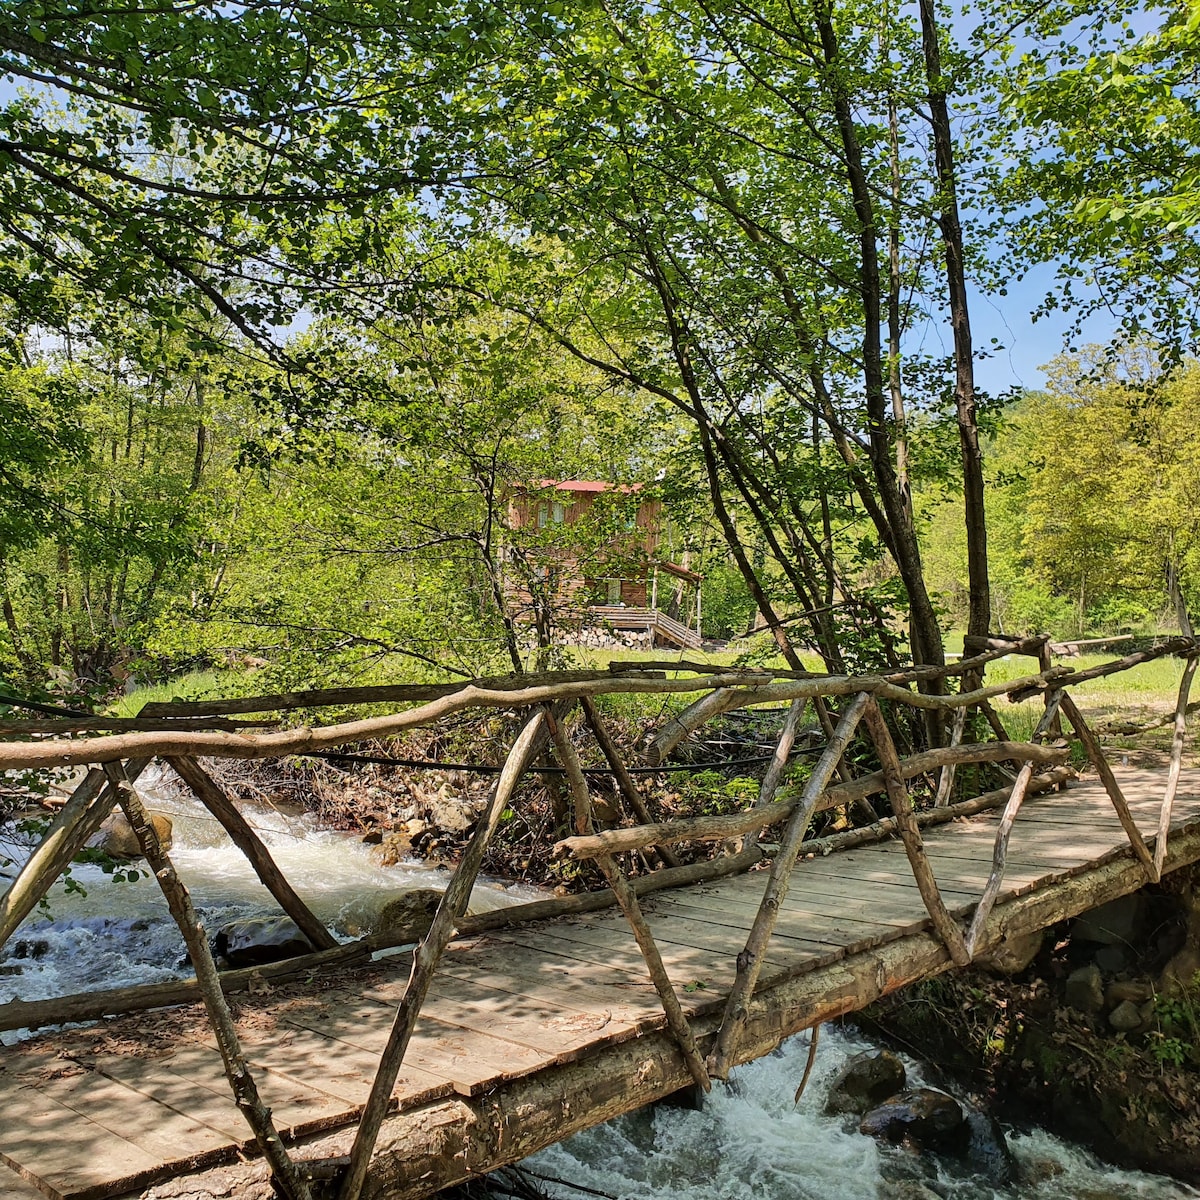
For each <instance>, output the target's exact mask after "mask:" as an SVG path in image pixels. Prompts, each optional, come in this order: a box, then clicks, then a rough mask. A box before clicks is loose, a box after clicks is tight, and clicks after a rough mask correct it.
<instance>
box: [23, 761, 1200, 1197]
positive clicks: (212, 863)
mask: <svg viewBox="0 0 1200 1200" xmlns="http://www.w3.org/2000/svg"><path fill="white" fill-rule="evenodd" d="M158 782H159V781H158V778H157V777H156V776H155V775H154V774H153V773H152V772H147V774H146V775H145V776H143V779H142V781H141V782H140V783H139V791H141V792H142V793H143V795H144V796H145V798H146V800H147V801H148V803H149V805H150V807H152V808H153V809H154V810H155V811H160V812H165V813H167V814H168V815H169V816H170V817H171V819H172V821H173V822H174V847H173V849H172V851H171V855H172V859H173V860H174V862H175V864H176V866H177V867H178V869H179V873H180V876H181V877H182V878H183V879H184V880H185V881H186V883H187V885H188V887H189V889H190V891H191V892H192V896H193V899H194V901H195V903H196V905H197V908H198V909H199V911H200V913H201V916H202V918H203V920H204V922H205V927H206V928H207V929H208V930H209V931H210V932H213V931H215V930H216V929H217V928H219V927H220V926H221V925H222V924H224V923H225V922H227V921H230V920H234V919H237V918H242V917H250V916H260V915H264V914H268V913H274V912H275V911H276V907H275V904H274V901H273V900H272V899H271V897H270V895H269V894H268V893H267V891H266V889H265V888H263V887H262V885H261V884H260V883H259V882H258V880H257V878H256V877H255V876H254V874H253V872H252V870H251V868H250V866H249V864H248V863H247V862H246V860H245V858H244V857H243V856H242V854H241V853H240V851H238V850H237V849H236V847H234V846H233V844H232V843H231V842H230V841H229V839H228V837H227V836H226V835H225V833H224V831H223V830H222V829H221V827H220V826H219V825H218V824H217V823H216V822H215V821H214V820H213V819H212V818H211V817H210V816H209V815H208V814H207V812H206V811H205V810H203V809H202V808H201V807H200V806H199V804H198V803H196V802H195V801H193V800H191V799H190V798H184V797H182V796H179V795H177V794H176V793H174V792H173V791H170V790H165V789H161V788H160V787H159V786H158ZM244 811H245V815H246V816H247V818H248V820H249V821H250V823H251V824H252V825H253V826H254V827H255V828H256V829H257V830H258V832H259V834H260V836H261V837H262V839H263V841H264V842H265V843H266V845H267V846H268V847H269V848H270V850H271V854H272V856H273V857H274V858H275V860H276V862H277V863H278V864H279V866H280V869H281V870H282V871H283V872H284V874H285V875H286V876H287V878H288V879H289V880H290V881H291V883H292V884H293V885H294V886H295V888H296V890H297V891H298V892H299V893H300V894H301V895H302V896H303V897H304V898H305V900H306V902H307V903H308V904H309V905H310V907H311V908H312V909H313V911H314V912H315V913H316V914H317V916H318V917H320V918H321V919H322V920H323V921H324V922H325V923H326V924H327V925H328V926H329V927H330V928H331V929H333V930H334V931H335V933H336V934H337V935H338V936H339V937H343V938H347V939H348V938H351V937H354V936H356V935H357V934H358V933H360V932H361V931H362V930H363V929H364V928H366V927H368V926H369V924H370V922H371V919H372V917H373V916H374V914H375V913H376V912H377V911H378V908H379V905H380V902H381V899H386V898H390V897H391V896H392V895H394V894H396V893H398V892H400V891H402V890H404V889H406V888H413V887H439V888H440V887H442V886H444V884H445V882H446V880H447V879H448V872H446V871H445V870H442V869H439V868H435V867H430V866H427V865H425V864H422V863H419V862H411V863H404V864H398V865H396V866H390V867H384V866H381V865H380V863H379V861H378V856H377V855H376V854H375V853H373V851H372V848H371V847H368V846H365V845H363V843H362V842H361V841H360V840H359V839H358V838H357V837H355V836H353V835H349V834H344V833H336V832H331V831H328V830H321V829H318V828H317V827H316V825H315V823H314V822H313V820H312V818H311V817H310V816H308V815H306V814H297V813H287V812H283V811H280V810H277V809H272V808H257V809H256V808H254V807H253V806H248V807H246V808H245V809H244ZM27 851H28V846H27V844H25V843H24V841H23V840H22V839H21V838H20V837H19V836H17V835H15V834H13V833H12V832H11V831H6V830H0V865H2V864H3V863H4V860H6V859H8V860H12V862H14V863H19V862H20V861H21V860H22V858H23V856H24V854H25V853H27ZM13 869H14V868H13V867H12V866H10V867H8V868H7V869H6V870H7V873H9V874H11V872H12V870H13ZM72 877H73V878H74V879H75V880H76V881H77V882H78V883H79V884H80V885H82V887H83V888H84V889H85V890H86V895H79V894H64V893H63V890H62V888H61V885H60V886H59V887H57V888H56V889H55V891H54V893H53V895H52V897H51V900H50V911H49V913H48V914H47V913H34V914H33V915H31V916H30V917H29V918H28V919H27V920H26V922H25V923H24V925H22V927H21V928H20V929H19V930H18V931H17V933H16V934H15V935H14V936H13V938H12V939H11V940H10V942H9V944H8V945H7V946H6V947H5V948H4V950H3V951H0V1001H7V1000H9V999H22V1000H36V999H44V998H47V997H50V996H54V995H61V994H64V993H69V992H76V991H85V990H89V989H95V988H107V987H116V986H122V985H129V984H136V983H152V982H160V981H163V980H167V979H172V978H177V977H179V976H182V975H186V974H189V973H190V971H189V969H188V968H187V966H186V964H185V963H184V961H183V954H182V949H181V939H180V937H179V933H178V930H177V929H176V928H175V926H174V923H173V922H172V921H171V919H170V917H169V915H168V913H167V909H166V904H165V902H164V901H163V899H162V896H161V893H160V892H159V890H158V887H157V884H156V883H155V882H154V880H152V879H149V878H145V877H143V878H140V879H138V880H137V881H136V882H132V883H129V882H122V883H117V882H114V881H113V880H112V879H111V878H110V877H108V876H106V875H104V874H103V872H101V871H100V869H99V868H97V867H92V866H83V867H76V868H75V869H74V871H73V872H72ZM0 882H2V881H0ZM542 894H543V893H540V892H538V891H537V890H536V889H533V888H529V887H524V886H508V885H505V884H504V883H502V882H500V881H496V880H481V881H480V883H479V884H478V885H477V887H476V888H475V891H474V893H473V895H472V900H471V909H472V911H476V912H478V911H485V910H487V909H491V908H496V907H498V906H501V905H506V904H514V903H522V902H524V901H526V900H530V899H535V898H538V897H539V896H540V895H542ZM23 1036H27V1035H26V1034H25V1033H24V1031H19V1030H18V1031H10V1032H3V1033H0V1042H3V1043H4V1044H12V1043H14V1042H15V1041H18V1040H20V1039H21V1038H22V1037H23ZM872 1048H873V1047H871V1045H870V1044H869V1043H867V1042H864V1041H861V1040H856V1039H855V1038H854V1037H852V1036H850V1035H848V1034H846V1033H844V1032H841V1031H837V1030H834V1029H832V1028H827V1029H825V1030H824V1031H823V1033H822V1036H821V1038H820V1041H819V1045H818V1049H817V1054H816V1064H815V1069H814V1071H813V1076H812V1079H811V1081H810V1082H809V1085H808V1087H807V1090H806V1091H805V1093H804V1096H803V1098H802V1099H801V1102H800V1104H799V1106H798V1107H797V1106H794V1105H793V1102H792V1096H793V1093H794V1091H795V1089H796V1085H797V1083H798V1081H799V1079H800V1077H801V1075H802V1074H803V1072H804V1064H805V1060H806V1057H807V1054H808V1035H807V1034H802V1035H799V1036H798V1037H795V1038H792V1039H790V1040H789V1041H788V1042H786V1043H785V1044H784V1045H783V1046H781V1047H780V1049H779V1050H778V1051H776V1053H774V1054H772V1055H770V1056H768V1057H766V1058H764V1059H760V1060H759V1061H758V1062H755V1063H752V1064H749V1065H747V1066H745V1067H742V1068H740V1069H739V1070H737V1071H736V1072H734V1075H733V1077H732V1078H731V1080H730V1082H729V1084H728V1085H724V1086H722V1085H719V1084H718V1085H717V1086H716V1087H714V1090H713V1092H712V1094H711V1095H710V1096H708V1097H707V1098H706V1099H705V1102H704V1104H703V1107H702V1108H701V1109H700V1110H699V1111H691V1110H687V1109H682V1108H674V1107H668V1106H664V1105H659V1106H655V1107H652V1108H649V1109H645V1110H642V1111H640V1112H636V1113H633V1114H630V1115H628V1116H626V1117H622V1118H619V1119H617V1120H614V1121H610V1122H608V1123H607V1124H605V1125H601V1126H598V1127H596V1128H595V1129H592V1130H589V1131H587V1132H585V1133H582V1134H578V1135H576V1136H575V1137H573V1138H571V1139H569V1140H568V1141H566V1142H564V1143H562V1144H560V1145H558V1146H554V1147H551V1148H550V1149H548V1150H545V1151H542V1152H541V1153H540V1154H537V1155H534V1156H533V1157H532V1158H531V1159H529V1160H527V1161H526V1163H525V1164H524V1166H525V1167H526V1168H528V1170H529V1171H530V1172H531V1173H532V1174H534V1175H535V1176H537V1177H538V1181H537V1182H538V1187H539V1188H540V1189H542V1190H544V1192H545V1193H546V1195H548V1196H549V1197H551V1198H552V1200H595V1197H596V1195H597V1194H598V1195H599V1196H601V1197H608V1196H612V1197H621V1198H622V1200H625V1198H628V1200H726V1198H729V1200H733V1198H735V1197H736V1198H738V1200H740V1198H742V1197H755V1198H758V1200H892V1198H893V1197H894V1198H895V1200H936V1198H937V1197H941V1198H942V1200H1016V1198H1017V1197H1021V1198H1024V1197H1033V1198H1035V1200H1134V1198H1137V1200H1183V1198H1184V1197H1192V1198H1197V1200H1200V1191H1197V1190H1195V1189H1193V1188H1190V1187H1188V1186H1187V1185H1185V1184H1182V1183H1179V1182H1177V1181H1175V1180H1171V1179H1167V1178H1165V1177H1162V1176H1151V1175H1145V1174H1141V1173H1138V1172H1134V1171H1124V1170H1119V1169H1117V1168H1114V1167H1109V1166H1106V1165H1104V1164H1102V1163H1100V1162H1098V1161H1097V1160H1096V1159H1095V1158H1094V1157H1092V1156H1091V1155H1090V1154H1089V1153H1087V1152H1086V1151H1084V1150H1082V1149H1080V1148H1078V1147H1075V1146H1072V1145H1070V1144H1069V1143H1066V1142H1063V1141H1061V1140H1060V1139H1057V1138H1055V1137H1052V1136H1051V1135H1050V1134H1048V1133H1045V1132H1044V1131H1042V1130H1039V1129H1036V1128H1031V1129H1028V1130H1011V1129H1010V1130H1007V1131H1006V1132H1007V1134H1008V1142H1009V1148H1010V1150H1011V1152H1012V1155H1013V1158H1014V1160H1015V1164H1016V1173H1017V1180H1018V1182H1017V1183H1015V1184H1012V1185H1007V1186H997V1185H995V1184H994V1183H990V1182H989V1181H988V1179H987V1178H986V1177H984V1176H983V1175H982V1174H980V1173H978V1172H977V1171H976V1170H975V1169H974V1168H973V1167H972V1166H971V1164H970V1162H969V1161H968V1160H957V1159H954V1158H950V1157H938V1156H934V1155H932V1154H920V1155H918V1154H914V1153H910V1152H909V1151H907V1150H905V1149H903V1148H901V1147H892V1146H884V1145H881V1144H879V1143H877V1142H875V1141H874V1140H873V1139H871V1138H870V1137H867V1136H865V1135H863V1134H860V1133H859V1132H858V1118H857V1117H844V1116H827V1115H825V1114H824V1112H823V1108H824V1102H825V1096H826V1094H827V1091H828V1087H829V1084H830V1082H831V1080H832V1079H833V1077H834V1076H835V1075H836V1073H837V1071H838V1070H839V1068H840V1067H841V1066H842V1064H843V1063H844V1062H845V1061H846V1059H847V1058H848V1057H849V1056H850V1055H852V1054H855V1053H858V1052H860V1051H863V1050H868V1049H872ZM905 1062H906V1066H907V1068H908V1073H909V1080H910V1086H919V1085H921V1084H923V1083H924V1082H926V1080H925V1077H924V1075H923V1068H922V1065H921V1064H920V1063H917V1062H915V1061H913V1060H911V1059H906V1060H905ZM934 1086H936V1084H934ZM960 1099H961V1097H960Z"/></svg>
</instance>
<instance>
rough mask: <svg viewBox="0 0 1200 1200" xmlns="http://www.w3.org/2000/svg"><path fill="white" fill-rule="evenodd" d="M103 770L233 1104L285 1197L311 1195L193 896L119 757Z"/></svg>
mask: <svg viewBox="0 0 1200 1200" xmlns="http://www.w3.org/2000/svg"><path fill="white" fill-rule="evenodd" d="M103 769H104V774H105V775H106V776H107V777H108V781H109V783H110V784H111V785H112V788H113V791H114V792H115V793H116V796H117V801H118V802H119V803H120V805H121V811H122V812H124V814H125V817H126V819H127V820H128V821H129V826H130V828H131V829H132V830H133V832H134V833H135V834H136V835H137V840H138V844H139V845H140V846H141V848H142V854H143V855H145V858H146V862H147V863H149V865H150V869H151V870H152V871H153V872H154V877H155V879H157V880H158V886H159V888H160V889H161V891H162V894H163V897H164V898H165V899H166V902H167V907H168V908H169V909H170V910H171V916H173V917H174V918H175V923H176V924H177V925H178V926H179V932H180V933H181V934H183V940H184V944H185V945H186V946H187V948H188V953H189V954H190V955H191V958H192V966H193V967H194V968H195V971H196V980H197V982H198V983H199V984H200V992H201V995H202V996H203V998H204V1007H205V1009H206V1010H207V1011H208V1019H209V1021H210V1022H211V1023H212V1027H213V1032H214V1034H216V1039H217V1049H218V1050H220V1052H221V1061H222V1062H223V1063H224V1064H225V1074H226V1076H227V1077H228V1079H229V1085H230V1087H231V1088H232V1089H233V1095H234V1099H235V1100H236V1101H237V1106H238V1110H239V1111H240V1112H241V1114H242V1116H243V1117H244V1118H245V1120H246V1124H247V1125H249V1126H250V1128H251V1130H252V1131H253V1133H254V1138H255V1140H256V1141H257V1142H258V1145H259V1149H261V1150H262V1152H263V1157H264V1158H265V1159H266V1160H267V1162H268V1163H269V1164H270V1167H271V1175H272V1177H273V1178H274V1180H275V1181H276V1183H277V1185H278V1187H279V1189H280V1191H282V1192H283V1194H284V1195H285V1196H287V1197H288V1200H312V1192H311V1190H310V1189H309V1186H308V1182H307V1180H306V1179H305V1178H304V1176H303V1175H302V1174H301V1173H300V1171H299V1169H298V1168H297V1166H296V1164H295V1163H294V1162H292V1160H291V1159H290V1158H289V1157H288V1152H287V1150H285V1149H284V1145H283V1141H282V1139H281V1138H280V1136H279V1134H278V1132H277V1131H276V1129H275V1125H274V1123H273V1122H272V1120H271V1110H270V1109H269V1108H268V1107H267V1106H266V1105H265V1104H264V1103H263V1102H262V1098H261V1097H260V1096H259V1094H258V1088H257V1086H256V1085H255V1083H254V1077H253V1076H252V1075H251V1074H250V1070H249V1068H248V1067H247V1066H246V1060H245V1058H243V1056H242V1048H241V1044H240V1043H239V1041H238V1036H237V1030H236V1029H235V1028H234V1024H233V1016H232V1015H231V1014H230V1011H229V1004H228V1002H227V1001H226V999H225V993H224V992H222V990H221V978H220V975H219V974H218V972H217V965H216V963H215V962H214V961H213V957H212V951H211V950H210V949H209V945H208V938H207V937H205V935H204V927H203V926H202V925H201V924H200V918H199V917H198V916H197V914H196V909H195V907H194V906H193V905H192V898H191V896H190V895H189V894H188V890H187V888H186V887H184V885H183V881H182V880H181V879H180V878H179V876H178V875H177V874H176V873H175V865H174V863H172V862H171V858H170V856H169V855H168V854H167V852H166V851H165V850H164V849H163V848H162V843H161V842H160V841H159V840H158V834H157V833H156V832H155V830H154V826H153V825H152V824H151V822H150V817H149V814H148V813H147V812H146V809H145V807H144V806H143V805H142V801H141V797H140V796H139V795H138V794H137V792H136V791H135V790H134V787H133V784H132V783H130V782H129V778H128V776H127V775H126V774H125V771H124V769H123V768H122V766H121V764H120V763H116V762H107V763H105V764H104V768H103Z"/></svg>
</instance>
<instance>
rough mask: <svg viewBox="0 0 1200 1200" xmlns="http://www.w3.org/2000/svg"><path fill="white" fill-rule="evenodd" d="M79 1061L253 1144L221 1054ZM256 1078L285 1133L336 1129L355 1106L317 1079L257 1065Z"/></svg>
mask: <svg viewBox="0 0 1200 1200" xmlns="http://www.w3.org/2000/svg"><path fill="white" fill-rule="evenodd" d="M81 1061H84V1062H86V1063H88V1065H90V1066H92V1067H93V1068H94V1069H95V1070H97V1071H98V1072H100V1073H101V1074H103V1075H106V1076H108V1077H109V1078H110V1079H115V1080H117V1081H118V1082H120V1083H123V1084H125V1086H127V1087H130V1088H133V1089H134V1090H136V1091H139V1092H143V1093H144V1094H146V1095H148V1096H151V1097H152V1098H154V1099H155V1100H157V1101H158V1102H159V1103H161V1104H165V1105H167V1106H168V1107H170V1108H173V1109H175V1110H176V1111H179V1112H184V1113H187V1114H188V1115H189V1116H194V1117H195V1118H196V1119H198V1120H203V1121H205V1122H206V1123H207V1124H208V1125H210V1126H211V1127H212V1128H214V1129H219V1130H221V1132H223V1133H224V1134H225V1135H226V1136H227V1137H228V1139H229V1140H230V1141H231V1142H233V1143H234V1144H236V1145H238V1146H241V1147H243V1148H245V1149H251V1148H252V1147H253V1146H254V1137H253V1135H252V1134H251V1132H250V1128H249V1126H248V1125H247V1124H246V1122H245V1121H244V1120H243V1119H242V1117H241V1114H240V1113H239V1112H238V1110H237V1106H236V1104H235V1103H234V1099H233V1093H232V1091H231V1089H230V1087H229V1081H228V1080H227V1079H226V1077H225V1068H224V1064H223V1063H222V1061H221V1056H220V1054H218V1053H217V1052H216V1051H215V1050H212V1049H210V1048H209V1047H207V1046H204V1045H198V1044H197V1045H186V1046H180V1047H178V1048H177V1049H175V1050H174V1051H173V1052H172V1053H171V1054H170V1055H167V1056H164V1057H161V1058H138V1057H134V1056H130V1055H104V1056H99V1057H95V1058H86V1059H82V1060H81ZM254 1078H255V1083H256V1084H257V1085H258V1088H259V1091H260V1092H261V1093H262V1095H263V1099H264V1102H265V1103H266V1104H267V1105H268V1106H269V1107H270V1108H271V1110H272V1114H273V1116H274V1119H275V1126H276V1128H277V1129H278V1130H279V1132H280V1133H281V1134H288V1135H289V1136H293V1137H299V1136H301V1135H303V1134H305V1133H312V1132H316V1131H318V1130H321V1129H328V1128H333V1127H335V1126H336V1125H339V1124H343V1123H344V1122H345V1120H347V1119H349V1118H348V1117H347V1114H348V1113H352V1112H353V1111H354V1106H353V1105H351V1104H348V1103H347V1102H346V1101H345V1100H342V1099H340V1098H338V1097H336V1096H332V1095H329V1094H328V1093H327V1092H324V1091H322V1090H321V1088H320V1086H319V1081H318V1084H317V1085H316V1086H314V1084H313V1083H312V1082H311V1081H309V1080H305V1081H300V1080H297V1079H292V1078H290V1077H288V1076H286V1075H281V1074H279V1073H278V1072H275V1071H268V1070H267V1069H265V1068H264V1067H262V1066H258V1067H257V1068H255V1069H254Z"/></svg>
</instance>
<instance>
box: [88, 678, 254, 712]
mask: <svg viewBox="0 0 1200 1200" xmlns="http://www.w3.org/2000/svg"><path fill="white" fill-rule="evenodd" d="M240 678H241V672H232V673H231V672H229V671H193V672H192V673H191V674H190V675H181V676H180V677H179V678H178V679H172V680H169V681H168V682H166V683H151V684H146V685H145V686H143V687H139V688H138V689H137V690H136V691H133V692H129V693H128V694H127V695H124V696H122V697H121V698H120V699H119V700H117V701H115V702H114V703H113V704H111V705H109V715H110V716H114V717H136V716H137V715H138V713H139V712H140V711H141V709H142V707H143V706H144V705H146V704H162V703H164V702H167V701H171V700H207V699H210V698H212V697H224V696H227V695H229V693H230V685H231V683H232V682H233V680H234V679H240Z"/></svg>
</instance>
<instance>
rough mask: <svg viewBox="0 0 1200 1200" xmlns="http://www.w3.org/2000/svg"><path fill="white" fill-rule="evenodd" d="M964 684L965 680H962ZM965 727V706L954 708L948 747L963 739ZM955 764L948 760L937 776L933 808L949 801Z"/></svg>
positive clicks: (941, 806)
mask: <svg viewBox="0 0 1200 1200" xmlns="http://www.w3.org/2000/svg"><path fill="white" fill-rule="evenodd" d="M964 686H965V680H964ZM966 727H967V710H966V707H965V706H964V707H962V708H956V709H955V710H954V724H953V726H952V728H951V730H950V748H951V749H953V748H954V747H955V746H957V745H958V744H959V743H960V742H961V741H962V739H963V730H964V729H966ZM955 770H956V767H955V764H954V763H952V762H950V763H947V764H946V765H945V766H944V767H943V768H942V773H941V775H940V777H939V778H938V785H937V794H936V795H935V796H934V798H933V807H934V808H945V806H946V805H947V804H949V803H950V791H951V789H952V788H953V787H954V774H955Z"/></svg>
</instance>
